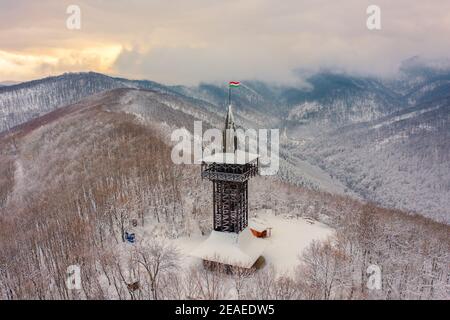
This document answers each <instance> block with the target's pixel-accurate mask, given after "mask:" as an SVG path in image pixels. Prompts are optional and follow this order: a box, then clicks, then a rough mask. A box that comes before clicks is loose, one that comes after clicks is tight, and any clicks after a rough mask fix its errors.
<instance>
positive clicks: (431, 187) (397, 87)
mask: <svg viewBox="0 0 450 320" xmlns="http://www.w3.org/2000/svg"><path fill="white" fill-rule="evenodd" d="M449 70H450V69H448V68H446V67H445V65H444V66H442V65H439V64H436V63H434V64H426V63H424V62H423V61H421V60H420V59H417V58H413V59H410V60H408V61H406V62H405V63H404V64H403V65H402V68H401V70H400V73H399V74H398V76H397V77H395V78H391V79H375V78H368V77H357V76H352V75H347V74H337V73H331V72H321V73H317V74H314V75H311V76H310V77H309V78H307V79H306V83H307V85H306V86H302V87H298V86H286V85H276V84H269V83H264V82H260V81H241V83H242V85H241V87H240V88H239V89H233V93H232V101H233V105H234V106H235V111H236V118H237V122H238V125H240V126H242V127H245V128H258V127H263V128H280V129H281V132H280V133H281V134H282V137H281V148H280V163H281V165H280V171H279V177H280V178H282V179H283V180H284V181H287V182H289V183H292V184H297V185H302V186H307V187H309V188H311V189H322V190H325V191H328V192H332V193H339V194H344V193H347V194H351V195H353V196H359V197H362V198H365V199H369V200H373V201H376V202H378V203H380V204H382V205H385V206H388V207H396V208H402V209H404V210H407V211H415V212H419V213H421V214H424V215H426V216H428V217H432V218H435V219H438V220H441V221H447V222H448V221H449V219H450V217H449V216H450V215H449V212H448V208H449V207H450V204H449V203H448V200H447V199H450V196H449V189H450V186H449V185H448V181H450V173H449V172H448V168H450V160H449V157H450V156H449V155H450V146H449V144H448V141H450V139H449V132H450V121H449V119H448V118H449V114H450V110H449V108H450V71H449ZM103 96H104V97H106V98H105V99H107V100H108V101H109V104H108V106H109V107H108V108H111V110H112V109H115V110H120V111H121V112H125V113H128V114H131V115H133V116H137V117H139V118H140V119H142V121H144V122H153V123H159V124H163V125H164V126H166V127H167V128H174V127H183V126H184V127H186V128H190V126H191V125H192V124H193V121H194V120H203V121H204V123H205V125H206V126H221V125H222V118H223V112H224V110H225V108H224V107H225V105H226V103H227V99H228V87H227V86H226V85H217V84H207V83H203V84H200V85H198V86H194V87H187V86H166V85H162V84H159V83H156V82H152V81H146V80H127V79H123V78H113V77H109V76H105V75H102V74H98V73H92V72H91V73H76V74H73V73H71V74H64V75H61V76H58V77H50V78H45V79H41V80H36V81H32V82H27V83H21V84H18V85H13V86H9V87H2V88H0V131H2V130H5V129H7V128H11V127H13V126H15V125H18V124H22V126H23V127H28V126H30V123H34V124H37V123H40V122H42V121H46V120H45V119H49V118H51V117H53V116H54V115H55V114H58V112H56V113H52V114H49V112H51V111H53V110H55V109H58V108H60V107H63V106H66V105H71V104H74V103H77V102H80V103H87V102H89V103H94V104H95V101H97V100H96V99H98V97H103ZM155 106H157V108H156V107H155ZM61 112H63V111H61ZM46 114H49V115H48V116H44V117H40V118H39V120H37V121H35V122H33V121H31V122H29V120H33V119H35V118H37V117H39V116H42V115H46Z"/></svg>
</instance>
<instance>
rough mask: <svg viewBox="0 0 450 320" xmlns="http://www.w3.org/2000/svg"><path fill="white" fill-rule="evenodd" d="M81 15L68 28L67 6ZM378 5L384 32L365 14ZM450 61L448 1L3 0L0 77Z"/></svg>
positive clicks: (210, 75) (243, 75)
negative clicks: (78, 26)
mask: <svg viewBox="0 0 450 320" xmlns="http://www.w3.org/2000/svg"><path fill="white" fill-rule="evenodd" d="M71 4H74V5H78V6H79V7H80V9H81V29H80V30H69V29H68V28H67V27H66V20H67V18H68V17H69V14H67V13H66V10H67V7H68V6H69V5H71ZM371 4H375V5H378V6H379V7H380V8H381V30H373V31H370V30H368V28H367V27H366V20H367V17H368V15H367V14H366V9H367V7H368V6H369V5H371ZM415 55H420V56H423V57H425V58H432V59H434V58H449V57H450V1H449V0H429V1H412V0H395V1H392V0H370V1H367V0H340V1H336V0H283V1H276V0H245V1H238V0H226V1H225V0H220V1H219V0H155V1H153V0H71V1H65V0H64V1H61V0H40V1H31V0H0V81H7V80H13V81H23V80H29V79H35V78H40V77H43V76H48V75H55V74H60V73H63V72H69V71H88V70H93V71H98V72H103V73H107V74H111V75H120V76H123V77H128V78H134V79H144V78H145V79H151V80H155V81H159V82H163V83H169V84H196V83H198V82H200V81H211V82H218V81H227V80H230V79H232V80H242V79H261V80H268V81H274V82H289V81H295V77H296V74H298V72H295V70H297V71H298V70H300V71H306V72H309V71H311V70H312V71H314V70H317V69H320V68H327V69H330V68H331V69H338V70H342V71H346V72H351V73H360V74H361V73H362V74H375V75H389V74H391V73H392V72H395V70H396V68H397V67H398V65H399V63H400V62H401V61H402V60H404V59H406V58H409V57H411V56H415Z"/></svg>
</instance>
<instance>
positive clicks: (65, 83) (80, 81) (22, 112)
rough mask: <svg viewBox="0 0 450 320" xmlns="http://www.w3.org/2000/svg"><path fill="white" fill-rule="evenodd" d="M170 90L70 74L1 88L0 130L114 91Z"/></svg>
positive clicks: (120, 80) (94, 74)
mask: <svg viewBox="0 0 450 320" xmlns="http://www.w3.org/2000/svg"><path fill="white" fill-rule="evenodd" d="M122 87H128V88H144V89H152V90H157V91H160V92H167V91H168V89H167V88H165V87H164V86H162V85H159V84H157V83H156V82H152V81H132V80H126V79H120V78H112V77H108V76H105V75H102V74H98V73H93V72H89V73H68V74H63V75H61V76H57V77H49V78H45V79H40V80H35V81H30V82H24V83H20V84H17V85H12V86H7V87H1V88H0V131H2V130H5V129H6V128H8V127H9V128H11V127H13V126H15V125H18V124H21V123H24V122H26V121H28V120H30V119H33V118H36V117H38V116H41V115H43V114H45V113H48V112H50V111H52V110H54V109H56V108H57V107H61V106H64V105H68V104H71V103H74V102H76V101H79V100H80V99H82V98H84V97H87V96H90V95H92V94H95V93H99V92H103V91H107V90H111V89H115V88H122Z"/></svg>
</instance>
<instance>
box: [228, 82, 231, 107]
mask: <svg viewBox="0 0 450 320" xmlns="http://www.w3.org/2000/svg"><path fill="white" fill-rule="evenodd" d="M228 105H231V86H230V84H228Z"/></svg>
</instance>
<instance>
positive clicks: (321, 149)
mask: <svg viewBox="0 0 450 320" xmlns="http://www.w3.org/2000/svg"><path fill="white" fill-rule="evenodd" d="M298 155H299V156H300V157H304V158H306V159H307V160H309V161H311V162H313V163H316V164H319V166H320V167H321V168H322V169H324V170H325V171H327V172H329V173H330V174H331V175H332V176H333V177H335V178H337V179H339V180H340V181H341V182H343V183H344V184H345V185H346V186H347V187H348V188H349V189H351V190H353V191H355V192H356V193H358V194H359V195H361V196H363V197H364V198H366V199H370V200H373V201H376V202H378V203H380V204H382V205H385V206H387V207H395V208H400V209H402V210H405V211H411V212H420V213H421V214H423V215H425V216H427V217H431V218H434V219H436V220H439V221H444V222H446V223H450V211H449V208H450V92H449V94H448V95H447V97H445V98H436V99H434V100H431V101H430V102H427V103H424V104H421V105H417V106H414V107H412V108H409V109H407V110H403V111H401V112H398V113H395V114H393V115H389V116H386V117H383V118H381V119H379V120H376V121H372V122H367V123H362V124H357V125H352V126H348V127H345V128H340V129H339V130H335V131H333V132H331V133H329V134H324V135H322V136H320V137H318V138H316V139H314V140H311V141H309V142H308V143H306V144H304V145H303V146H302V147H301V148H299V149H298Z"/></svg>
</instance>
